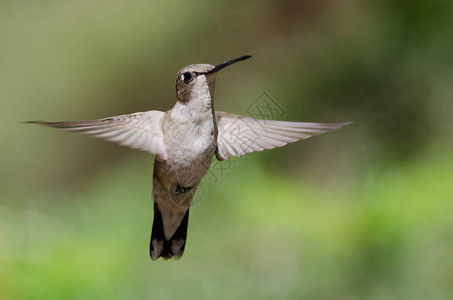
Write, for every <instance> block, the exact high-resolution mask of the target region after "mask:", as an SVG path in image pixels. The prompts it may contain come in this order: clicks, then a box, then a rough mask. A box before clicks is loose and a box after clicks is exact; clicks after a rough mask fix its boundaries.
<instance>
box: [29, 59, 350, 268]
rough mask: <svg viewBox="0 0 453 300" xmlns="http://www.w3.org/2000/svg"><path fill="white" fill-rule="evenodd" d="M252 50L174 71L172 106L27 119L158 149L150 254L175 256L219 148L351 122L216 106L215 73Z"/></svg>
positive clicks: (264, 144)
mask: <svg viewBox="0 0 453 300" xmlns="http://www.w3.org/2000/svg"><path fill="white" fill-rule="evenodd" d="M249 57H250V56H243V57H239V58H237V59H234V60H230V61H227V62H225V63H223V64H220V65H217V66H213V65H209V64H196V65H190V66H187V67H185V68H183V69H182V70H181V71H179V72H178V74H177V78H176V91H177V100H178V101H177V102H176V104H175V106H174V107H173V108H172V109H171V110H169V111H167V112H161V111H147V112H141V113H134V114H129V115H121V116H116V117H110V118H104V119H98V120H88V121H76V122H30V123H39V124H42V125H46V126H51V127H55V128H60V129H64V130H71V131H78V132H82V133H86V134H90V135H94V136H97V137H102V138H105V139H107V140H110V141H113V142H117V143H119V144H121V145H124V146H129V147H132V148H138V149H141V150H144V151H148V152H150V153H152V154H155V156H156V158H155V162H154V173H153V199H154V221H153V229H152V233H151V243H150V255H151V258H152V259H153V260H156V259H158V258H159V257H163V258H171V257H175V258H178V257H181V256H182V254H183V251H184V247H185V243H186V235H187V225H188V217H189V207H190V203H191V201H192V198H193V196H194V194H195V192H196V190H197V187H198V185H199V183H200V181H201V180H202V178H203V177H204V176H205V174H206V172H207V170H208V168H209V166H210V164H211V161H212V159H213V157H214V155H215V156H216V158H217V159H218V160H221V161H222V160H226V159H228V158H229V157H231V156H241V155H244V154H246V153H249V152H253V151H261V150H264V149H272V148H275V147H281V146H284V145H286V144H287V143H292V142H295V141H298V140H302V139H306V138H309V137H311V136H313V135H318V134H321V133H324V132H326V131H328V130H332V129H337V128H340V127H341V126H343V125H345V124H347V123H299V122H284V121H272V120H258V119H254V118H251V117H247V116H240V115H232V114H229V113H226V112H219V111H215V110H214V107H213V98H214V86H215V75H216V73H217V72H218V71H219V70H221V69H223V68H224V67H226V66H228V65H230V64H232V63H235V62H237V61H241V60H244V59H247V58H249Z"/></svg>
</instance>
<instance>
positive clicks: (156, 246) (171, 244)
mask: <svg viewBox="0 0 453 300" xmlns="http://www.w3.org/2000/svg"><path fill="white" fill-rule="evenodd" d="M188 223H189V210H187V212H186V214H185V215H184V218H183V219H182V221H181V224H180V225H179V227H178V229H176V231H175V233H174V234H173V236H172V237H171V239H170V240H168V241H167V240H165V233H164V223H163V221H162V215H161V213H160V211H159V207H158V205H157V203H154V221H153V230H152V233H151V243H150V245H149V254H150V255H151V259H152V260H156V259H158V258H159V257H161V256H162V258H164V259H169V258H172V257H174V258H176V259H178V258H180V257H181V256H182V254H183V252H184V247H185V246H186V237H187V225H188Z"/></svg>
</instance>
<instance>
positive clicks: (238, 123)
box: [215, 111, 350, 160]
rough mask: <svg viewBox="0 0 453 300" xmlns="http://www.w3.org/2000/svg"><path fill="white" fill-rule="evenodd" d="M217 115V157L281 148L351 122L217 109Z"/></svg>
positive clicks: (223, 157)
mask: <svg viewBox="0 0 453 300" xmlns="http://www.w3.org/2000/svg"><path fill="white" fill-rule="evenodd" d="M215 114H216V121H217V128H218V136H217V152H216V156H217V159H218V160H226V159H228V158H229V157H231V156H242V155H244V154H246V153H249V152H253V151H262V150H264V149H273V148H275V147H282V146H285V145H286V144H288V143H293V142H296V141H299V140H304V139H308V138H309V137H311V136H314V135H318V134H321V133H324V132H326V131H329V130H334V129H338V128H340V127H342V126H344V125H347V124H350V123H299V122H285V121H273V120H259V119H254V118H251V117H246V116H241V115H232V114H229V113H226V112H221V111H216V112H215Z"/></svg>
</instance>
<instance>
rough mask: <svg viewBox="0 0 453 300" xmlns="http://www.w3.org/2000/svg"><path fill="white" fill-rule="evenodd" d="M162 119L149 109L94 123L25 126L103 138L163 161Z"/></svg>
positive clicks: (44, 123) (164, 157)
mask: <svg viewBox="0 0 453 300" xmlns="http://www.w3.org/2000/svg"><path fill="white" fill-rule="evenodd" d="M163 118H164V113H163V112H161V111H157V110H152V111H147V112H138V113H134V114H129V115H121V116H116V117H110V118H104V119H97V120H86V121H75V122H40V121H30V122H27V123H35V124H40V125H44V126H49V127H54V128H59V129H63V130H68V131H74V132H80V133H84V134H88V135H92V136H95V137H99V138H104V139H106V140H108V141H111V142H116V143H118V144H120V145H123V146H128V147H131V148H135V149H140V150H143V151H148V152H150V153H152V154H155V155H156V156H157V158H158V159H160V160H166V159H167V152H166V150H165V144H164V138H163V132H162V122H163Z"/></svg>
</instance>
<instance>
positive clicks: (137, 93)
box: [0, 0, 453, 299]
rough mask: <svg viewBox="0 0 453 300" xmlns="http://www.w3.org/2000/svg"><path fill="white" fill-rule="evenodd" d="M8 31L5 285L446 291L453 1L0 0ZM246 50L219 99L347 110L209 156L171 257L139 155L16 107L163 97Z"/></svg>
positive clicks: (313, 113) (29, 289)
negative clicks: (219, 159) (277, 144)
mask: <svg viewBox="0 0 453 300" xmlns="http://www.w3.org/2000/svg"><path fill="white" fill-rule="evenodd" d="M0 37H1V39H0V43H1V44H0V105H1V106H0V125H1V126H0V128H1V129H0V130H1V146H0V157H1V159H0V299H107V298H108V299H263V298H264V299H450V298H451V297H453V285H451V282H452V280H453V259H452V255H451V254H452V252H453V151H452V148H453V147H452V146H453V140H452V134H453V132H452V131H453V130H452V129H453V121H452V120H451V114H452V113H453V101H452V97H453V82H452V78H453V56H452V53H453V38H452V37H453V2H451V1H436V2H434V1H428V0H417V1H397V2H395V1H390V0H388V1H387V0H385V1H349V0H346V1H329V0H322V1H289V0H286V1H258V0H256V1H202V0H197V1H162V0H161V1H145V0H132V1H124V0H109V1H87V0H82V1H61V0H60V1H51V0H39V1H13V0H11V1H9V0H2V1H1V2H0ZM244 54H252V55H253V58H252V59H250V60H247V61H245V62H241V63H238V64H236V65H234V66H232V67H230V68H228V69H225V70H224V71H222V72H221V73H219V75H218V76H217V87H216V99H215V105H216V109H218V110H225V111H229V112H232V113H238V114H247V113H249V114H256V113H257V112H256V109H262V110H261V111H263V109H264V110H266V109H267V110H266V111H267V112H269V110H268V109H269V108H275V109H277V110H273V111H274V112H276V113H277V114H276V115H274V116H270V118H275V119H282V120H288V121H290V120H291V121H319V122H344V121H354V123H353V124H352V125H349V126H347V127H345V128H343V129H341V130H338V131H335V132H332V133H327V134H325V135H322V136H319V137H314V138H312V139H309V140H306V141H303V142H299V143H296V144H291V145H288V146H286V147H284V148H281V149H275V150H272V151H265V152H260V153H253V154H248V155H246V156H244V157H241V158H237V159H233V160H231V161H229V162H224V163H222V164H215V165H213V166H212V168H211V170H210V173H209V174H208V176H207V177H206V178H205V179H204V180H203V183H202V189H201V188H200V191H199V193H198V195H197V197H196V201H195V205H194V206H193V207H192V208H191V212H190V214H191V215H190V221H189V232H188V241H187V247H186V251H185V253H184V256H183V257H182V259H181V260H180V261H163V260H159V261H156V262H152V261H151V260H150V259H149V256H148V243H149V237H150V233H151V224H152V215H153V213H152V200H151V181H152V165H153V160H154V158H153V157H152V156H151V155H149V154H147V153H144V152H140V151H137V150H130V149H127V148H123V147H120V146H117V145H115V144H112V143H108V142H104V141H101V140H96V139H91V138H88V137H86V136H82V135H76V134H69V133H65V132H60V131H57V130H53V129H49V128H43V127H38V126H35V125H28V124H21V122H22V121H27V120H48V121H66V120H80V119H91V118H100V117H107V116H112V115H118V114H125V113H131V112H136V111H144V110H151V109H159V110H167V109H170V108H171V107H172V106H173V104H174V102H175V83H174V81H175V74H176V72H177V71H178V70H179V69H180V68H182V67H184V66H185V65H188V64H192V63H211V64H217V63H220V62H223V61H225V60H228V59H231V58H234V57H237V56H241V55H244ZM263 92H265V93H266V94H265V95H264V96H265V97H267V98H265V99H266V101H268V103H271V105H273V106H272V107H269V106H268V107H266V106H265V105H263V97H260V96H261V95H262V94H263ZM269 101H270V102H269Z"/></svg>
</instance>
